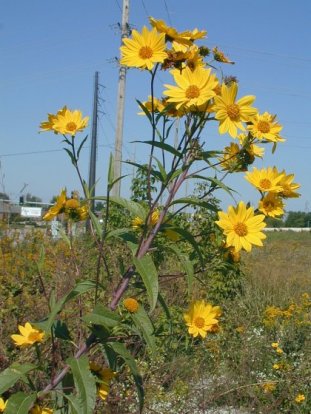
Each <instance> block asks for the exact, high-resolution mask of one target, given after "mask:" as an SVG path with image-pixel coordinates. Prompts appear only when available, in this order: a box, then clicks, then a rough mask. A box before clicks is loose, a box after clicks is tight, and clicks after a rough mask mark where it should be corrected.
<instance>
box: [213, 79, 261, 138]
mask: <svg viewBox="0 0 311 414" xmlns="http://www.w3.org/2000/svg"><path fill="white" fill-rule="evenodd" d="M237 93H238V85H237V83H236V82H231V83H230V84H229V85H226V84H225V83H223V84H222V86H221V95H217V96H215V98H214V101H215V103H214V105H213V109H214V111H215V118H216V119H217V120H218V121H219V133H220V134H225V133H227V132H228V133H229V135H230V136H231V137H232V138H236V137H237V135H238V130H239V129H240V130H242V131H244V130H245V127H244V125H243V122H250V121H251V119H252V118H253V117H254V116H255V115H256V114H257V109H256V108H253V107H252V106H251V105H252V104H253V102H254V100H255V96H251V95H247V96H244V97H243V98H240V99H239V100H236V97H237Z"/></svg>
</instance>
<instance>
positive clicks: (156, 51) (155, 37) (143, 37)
mask: <svg viewBox="0 0 311 414" xmlns="http://www.w3.org/2000/svg"><path fill="white" fill-rule="evenodd" d="M123 43H124V44H123V46H121V47H120V50H121V60H120V63H121V65H124V66H128V67H134V68H139V69H148V70H152V69H153V67H154V65H155V64H156V63H163V62H164V60H165V59H166V58H167V53H166V51H165V48H166V45H165V35H164V34H163V33H160V34H158V33H157V30H156V29H155V28H153V29H152V30H150V31H149V30H148V29H147V27H145V26H144V27H143V29H142V32H141V33H139V32H138V31H137V30H133V32H132V38H131V39H130V38H124V39H123Z"/></svg>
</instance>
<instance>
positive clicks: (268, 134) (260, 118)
mask: <svg viewBox="0 0 311 414" xmlns="http://www.w3.org/2000/svg"><path fill="white" fill-rule="evenodd" d="M275 118H276V115H271V114H269V112H264V113H263V114H261V115H259V114H257V115H256V116H255V117H254V118H253V119H252V121H251V124H250V125H248V126H247V129H248V130H249V131H250V133H251V134H252V135H253V137H255V138H258V139H260V140H265V141H269V142H284V141H285V139H284V138H282V137H281V136H280V132H281V130H282V129H283V127H282V126H281V125H280V124H278V123H277V122H276V121H275Z"/></svg>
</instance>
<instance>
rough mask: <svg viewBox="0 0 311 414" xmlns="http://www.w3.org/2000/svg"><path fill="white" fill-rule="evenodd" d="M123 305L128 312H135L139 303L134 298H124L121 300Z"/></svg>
mask: <svg viewBox="0 0 311 414" xmlns="http://www.w3.org/2000/svg"><path fill="white" fill-rule="evenodd" d="M123 305H124V307H125V309H126V310H127V311H129V312H130V313H136V312H137V311H138V308H139V303H138V302H137V300H136V299H135V298H125V299H124V301H123Z"/></svg>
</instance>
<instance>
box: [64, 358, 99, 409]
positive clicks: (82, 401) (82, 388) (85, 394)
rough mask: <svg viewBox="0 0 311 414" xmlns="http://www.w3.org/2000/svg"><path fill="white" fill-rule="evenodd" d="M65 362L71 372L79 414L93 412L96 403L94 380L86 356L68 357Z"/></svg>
mask: <svg viewBox="0 0 311 414" xmlns="http://www.w3.org/2000/svg"><path fill="white" fill-rule="evenodd" d="M67 364H68V365H69V366H70V368H71V372H72V374H73V380H74V383H75V387H76V391H77V401H78V405H79V410H80V411H79V414H93V412H94V407H95V403H96V381H95V378H94V376H93V375H92V373H91V371H90V368H89V360H88V358H87V356H85V355H84V356H82V357H81V358H79V359H76V358H69V359H68V360H67Z"/></svg>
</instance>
